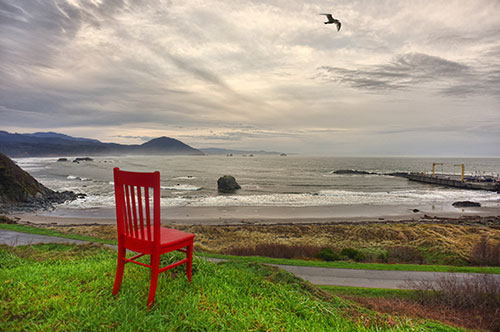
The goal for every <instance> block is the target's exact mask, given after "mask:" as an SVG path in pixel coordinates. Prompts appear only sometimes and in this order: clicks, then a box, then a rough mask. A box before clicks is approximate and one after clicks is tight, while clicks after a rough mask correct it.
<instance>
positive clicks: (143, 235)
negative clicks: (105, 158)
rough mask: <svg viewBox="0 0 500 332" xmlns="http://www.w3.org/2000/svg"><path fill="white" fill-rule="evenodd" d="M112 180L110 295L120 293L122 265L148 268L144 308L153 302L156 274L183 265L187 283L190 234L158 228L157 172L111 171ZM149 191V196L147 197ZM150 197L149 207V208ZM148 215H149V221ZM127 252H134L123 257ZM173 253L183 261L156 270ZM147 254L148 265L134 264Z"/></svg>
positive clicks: (156, 281)
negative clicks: (114, 254)
mask: <svg viewBox="0 0 500 332" xmlns="http://www.w3.org/2000/svg"><path fill="white" fill-rule="evenodd" d="M113 173H114V181H115V199H116V222H117V229H118V263H117V267H116V277H115V284H114V286H113V295H116V294H117V293H118V291H119V290H120V285H121V283H122V278H123V270H124V268H125V263H129V262H130V263H135V264H139V265H142V266H146V267H149V268H150V269H151V285H150V287H149V296H148V307H151V305H152V304H153V302H154V299H155V294H156V286H157V283H158V275H159V274H160V273H162V272H164V271H166V270H169V269H171V268H174V267H176V266H178V265H181V264H186V275H187V278H188V280H189V282H191V271H192V264H193V239H194V234H190V233H185V232H181V231H178V230H176V229H172V228H164V227H160V173H159V172H154V173H137V172H126V171H121V170H120V169H119V168H115V169H114V170H113ZM151 192H152V195H151ZM151 197H152V202H153V208H152V209H151V207H150V205H151V204H150V203H151ZM151 212H152V213H153V216H152V218H151ZM127 249H129V250H132V251H135V252H137V253H138V254H137V255H135V256H134V257H131V258H127V257H126V252H127ZM174 250H178V251H182V252H185V253H186V258H184V259H182V260H180V261H178V262H175V263H173V264H170V265H168V266H165V267H162V268H160V256H161V255H162V254H165V253H167V252H171V251H174ZM144 255H150V258H151V260H150V264H149V265H148V264H144V263H142V262H138V261H136V259H137V258H139V257H142V256H144Z"/></svg>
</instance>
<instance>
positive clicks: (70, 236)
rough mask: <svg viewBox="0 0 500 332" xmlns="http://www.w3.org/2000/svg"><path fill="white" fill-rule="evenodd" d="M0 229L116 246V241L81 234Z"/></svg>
mask: <svg viewBox="0 0 500 332" xmlns="http://www.w3.org/2000/svg"><path fill="white" fill-rule="evenodd" d="M0 229H6V230H9V231H15V232H21V233H29V234H38V235H48V236H56V237H62V238H66V239H73V240H82V241H89V242H96V243H103V244H116V241H110V240H104V239H100V238H97V237H93V236H86V235H79V234H66V233H61V232H58V231H54V230H51V229H46V228H39V227H32V226H26V225H21V224H0Z"/></svg>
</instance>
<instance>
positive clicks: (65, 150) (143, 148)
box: [0, 131, 203, 157]
mask: <svg viewBox="0 0 500 332" xmlns="http://www.w3.org/2000/svg"><path fill="white" fill-rule="evenodd" d="M0 152H3V153H5V154H6V155H8V156H10V157H45V156H76V155H110V154H117V155H120V154H158V155H203V152H201V151H199V150H197V149H195V148H192V147H190V146H189V145H187V144H184V143H183V142H181V141H179V140H176V139H173V138H169V137H160V138H155V139H153V140H151V141H149V142H146V143H144V144H142V145H124V144H117V143H102V142H100V141H98V140H95V139H88V138H77V137H71V136H68V135H64V134H59V133H53V132H48V133H41V132H38V133H34V134H17V133H16V134H11V133H8V132H6V131H0Z"/></svg>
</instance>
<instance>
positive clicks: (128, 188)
mask: <svg viewBox="0 0 500 332" xmlns="http://www.w3.org/2000/svg"><path fill="white" fill-rule="evenodd" d="M129 190H130V186H127V185H126V186H125V196H126V197H127V216H128V222H127V224H128V227H129V230H130V231H129V235H132V236H134V229H133V228H132V211H131V210H132V209H131V208H130V193H129Z"/></svg>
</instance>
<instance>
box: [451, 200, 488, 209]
mask: <svg viewBox="0 0 500 332" xmlns="http://www.w3.org/2000/svg"><path fill="white" fill-rule="evenodd" d="M452 205H453V206H454V207H456V208H462V207H481V203H476V202H471V201H460V202H455V203H453V204H452Z"/></svg>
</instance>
